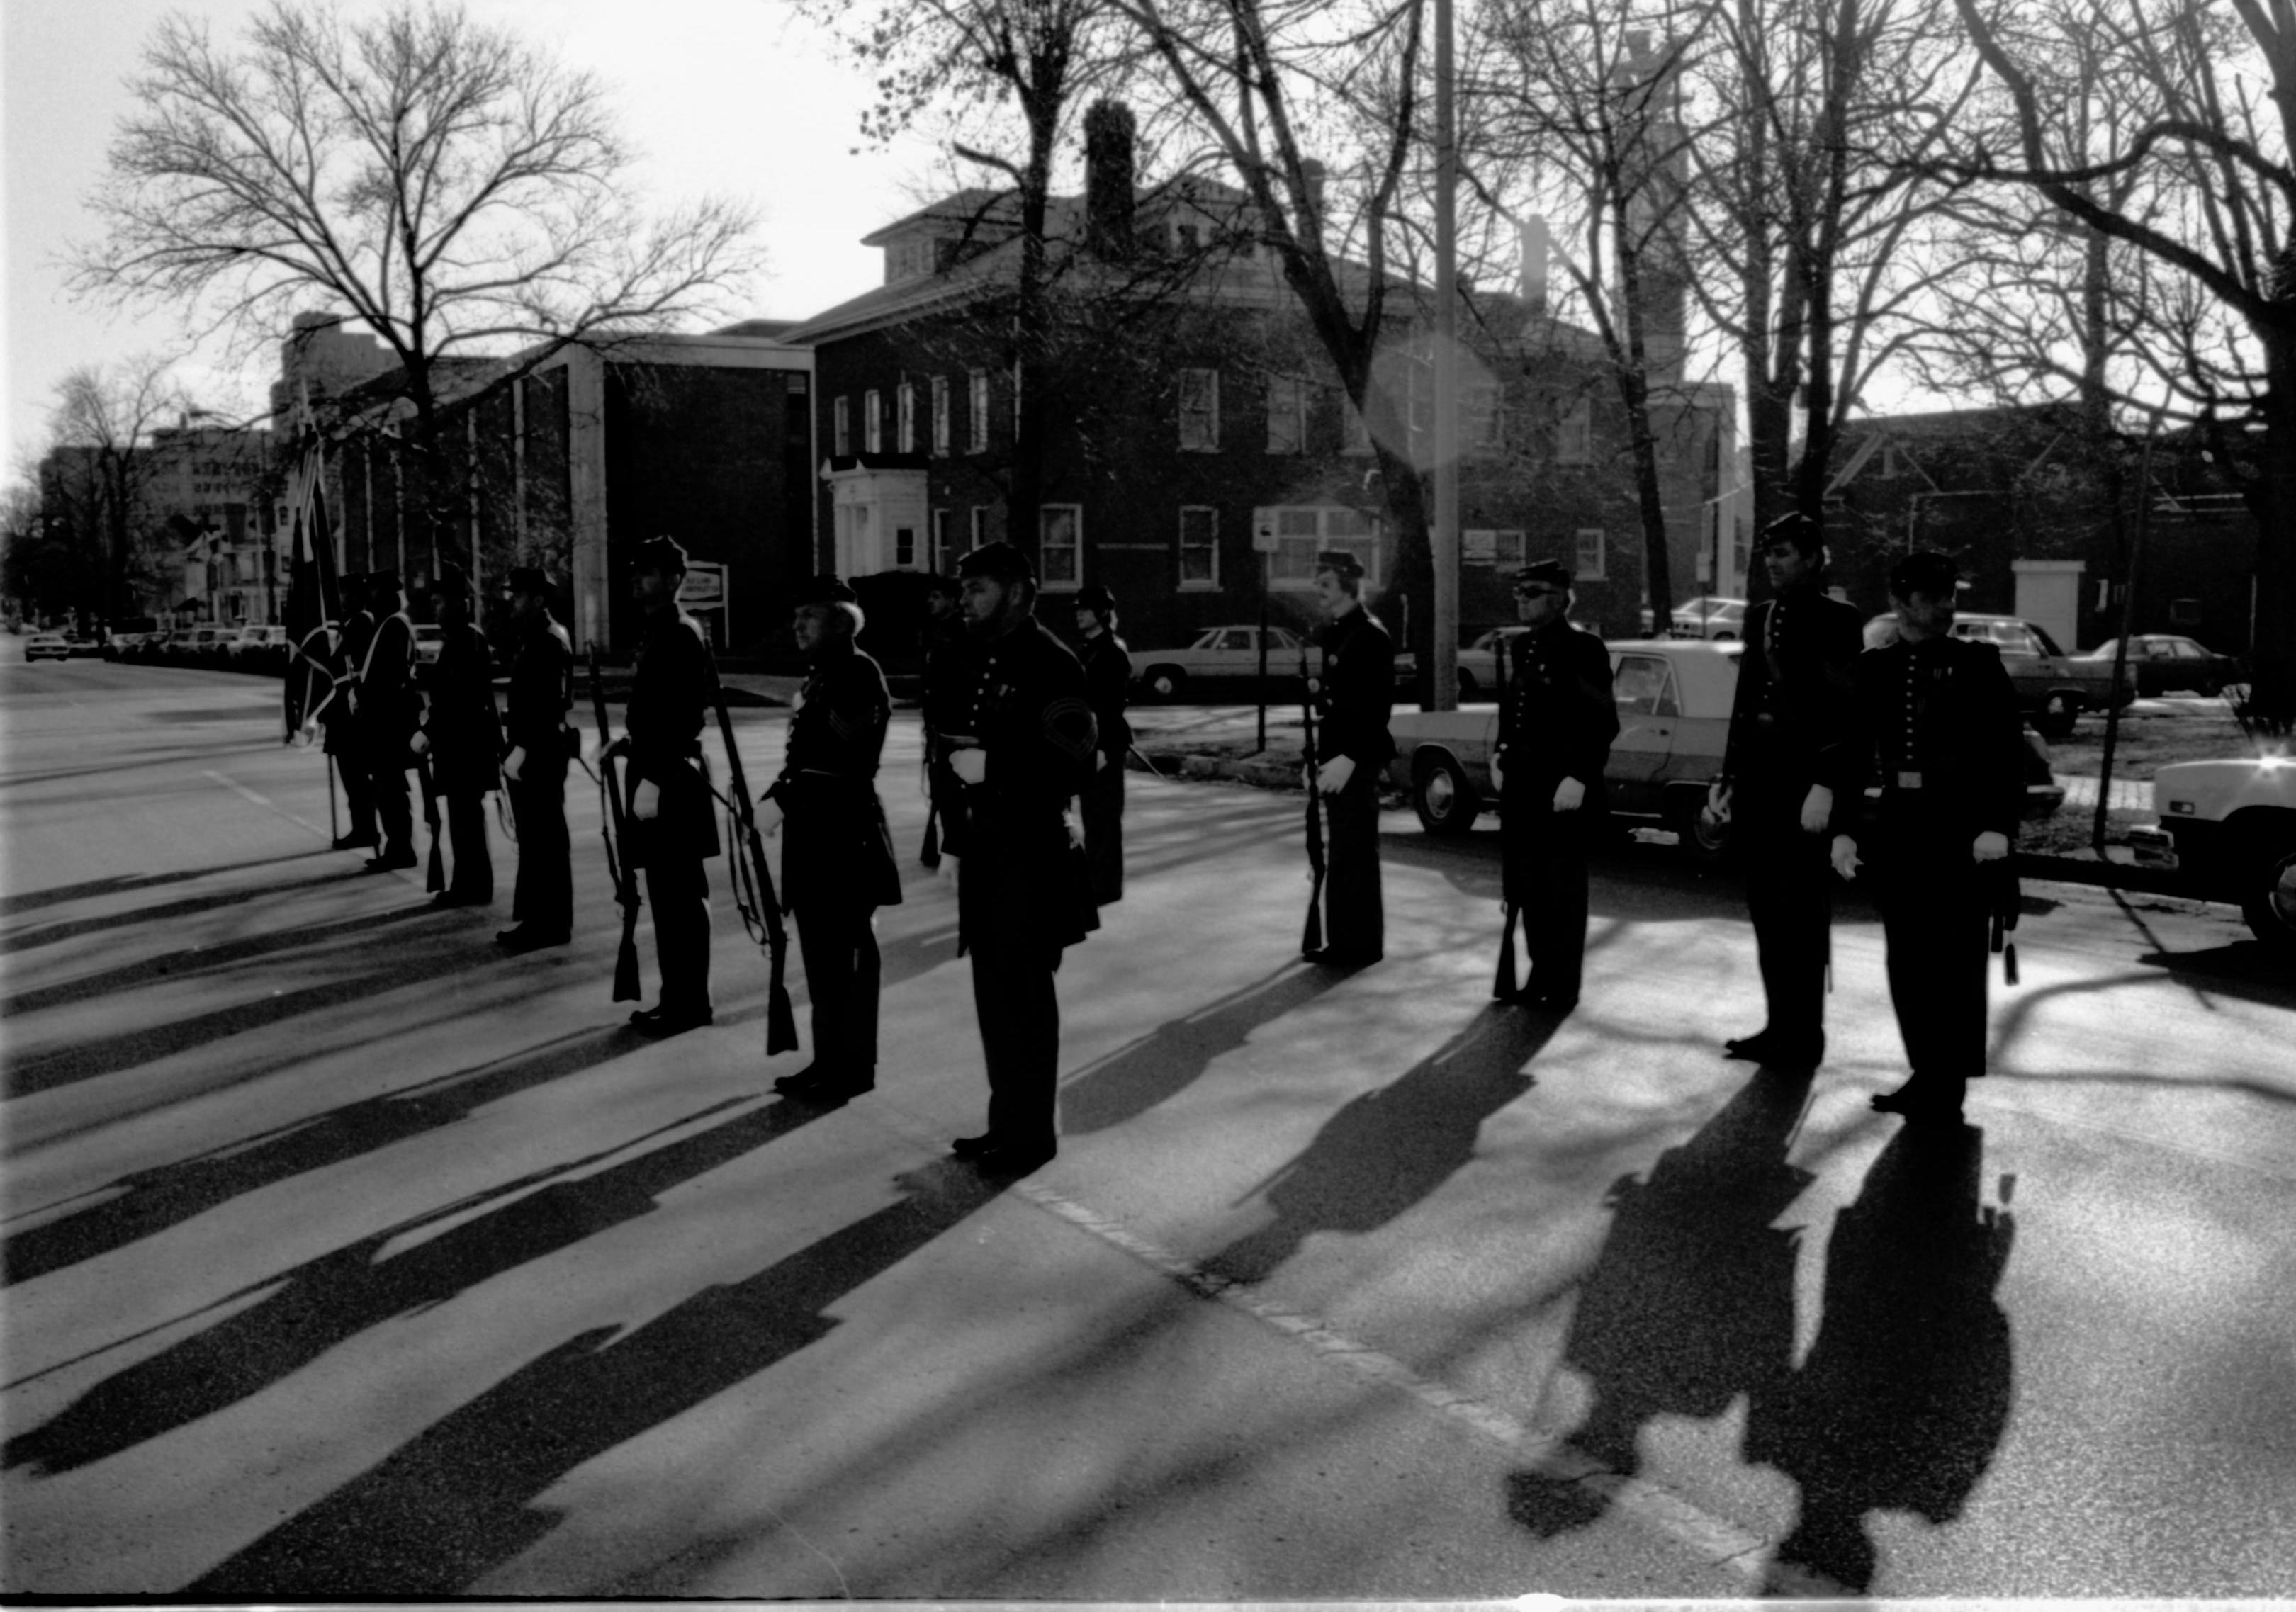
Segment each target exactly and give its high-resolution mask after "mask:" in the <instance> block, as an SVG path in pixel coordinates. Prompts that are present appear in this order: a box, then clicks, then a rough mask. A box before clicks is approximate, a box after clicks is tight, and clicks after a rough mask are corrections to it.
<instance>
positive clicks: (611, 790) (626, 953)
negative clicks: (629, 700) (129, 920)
mask: <svg viewBox="0 0 2296 1612" xmlns="http://www.w3.org/2000/svg"><path fill="white" fill-rule="evenodd" d="M589 651H590V704H591V707H592V708H593V709H594V711H595V712H596V713H597V718H598V795H599V798H600V799H601V800H602V801H603V803H604V806H605V811H604V812H603V814H601V816H600V817H599V820H598V833H599V835H600V836H601V837H602V838H603V839H604V840H605V842H606V877H607V878H608V879H610V880H612V881H613V885H614V899H615V900H616V901H618V902H619V903H620V904H621V907H622V945H621V950H619V952H617V953H614V1000H615V1001H616V1002H636V1001H638V1000H639V999H640V998H641V997H642V996H643V995H644V993H643V992H641V991H640V990H639V989H638V871H637V869H636V868H635V867H633V866H631V865H630V863H629V859H628V858H627V856H624V855H620V851H621V850H622V849H623V848H626V847H627V846H628V845H629V842H630V827H629V823H628V822H627V821H626V820H625V819H624V817H623V815H622V813H623V810H624V808H623V806H622V790H621V785H620V784H619V783H618V782H616V781H615V778H614V758H613V757H611V756H610V755H608V754H607V753H606V747H607V743H608V740H609V730H608V728H607V726H606V684H605V680H604V679H603V678H602V677H601V676H600V675H598V646H597V645H596V644H595V643H592V644H591V645H590V646H589Z"/></svg>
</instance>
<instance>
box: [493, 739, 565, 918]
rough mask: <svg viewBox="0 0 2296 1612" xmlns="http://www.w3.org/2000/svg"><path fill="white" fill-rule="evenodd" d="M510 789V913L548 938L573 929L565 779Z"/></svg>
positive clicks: (531, 780)
mask: <svg viewBox="0 0 2296 1612" xmlns="http://www.w3.org/2000/svg"><path fill="white" fill-rule="evenodd" d="M508 787H509V789H510V809H511V814H512V821H513V822H516V823H517V824H518V886H517V888H516V890H515V891H514V893H513V894H512V896H511V908H510V915H511V917H512V919H513V920H514V921H517V922H519V923H521V924H529V925H531V926H532V927H533V928H534V929H537V930H539V931H541V932H542V933H544V934H548V935H563V934H565V933H567V932H568V931H569V930H570V929H573V927H574V847H573V844H572V842H571V839H570V837H569V835H568V833H567V830H566V775H565V774H564V773H559V774H558V775H557V776H555V777H554V778H547V779H543V778H529V779H526V780H524V781H521V782H518V783H512V784H510V785H509V786H508Z"/></svg>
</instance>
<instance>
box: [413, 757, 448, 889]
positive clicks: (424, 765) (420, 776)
mask: <svg viewBox="0 0 2296 1612" xmlns="http://www.w3.org/2000/svg"><path fill="white" fill-rule="evenodd" d="M414 776H415V778H416V780H417V781H420V782H421V783H422V821H423V822H424V823H425V824H427V825H428V826H429V828H430V868H429V870H428V871H425V872H424V874H423V875H422V888H424V889H426V890H428V891H430V893H431V894H432V895H433V896H435V895H437V894H438V893H439V891H441V890H443V889H445V888H447V862H446V858H445V856H444V855H441V854H440V852H439V791H438V789H437V788H436V787H435V786H434V785H433V784H432V783H431V781H430V756H429V755H427V754H425V755H421V756H417V757H415V758H414Z"/></svg>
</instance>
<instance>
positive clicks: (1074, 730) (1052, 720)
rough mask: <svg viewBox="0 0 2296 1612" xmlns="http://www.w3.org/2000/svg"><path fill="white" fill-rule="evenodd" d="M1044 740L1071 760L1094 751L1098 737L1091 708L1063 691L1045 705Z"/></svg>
mask: <svg viewBox="0 0 2296 1612" xmlns="http://www.w3.org/2000/svg"><path fill="white" fill-rule="evenodd" d="M1044 728H1045V741H1046V743H1047V744H1049V745H1051V746H1052V747H1053V748H1054V749H1056V750H1058V751H1060V753H1061V754H1062V755H1063V756H1066V757H1069V759H1070V760H1071V761H1082V760H1083V759H1084V758H1085V757H1087V756H1089V755H1091V754H1092V752H1093V748H1094V746H1095V744H1096V743H1097V742H1098V740H1099V736H1100V730H1099V724H1098V723H1096V722H1095V720H1094V718H1093V714H1092V707H1090V706H1088V705H1087V704H1086V703H1085V702H1084V701H1083V700H1078V698H1077V697H1076V696H1075V695H1073V694H1064V695H1062V697H1061V698H1060V699H1058V700H1054V701H1053V703H1052V704H1050V705H1048V706H1046V708H1045V716H1044Z"/></svg>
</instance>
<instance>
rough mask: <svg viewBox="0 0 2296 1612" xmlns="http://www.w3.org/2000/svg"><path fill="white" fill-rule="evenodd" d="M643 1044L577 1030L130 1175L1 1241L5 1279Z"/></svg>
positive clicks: (42, 1271)
mask: <svg viewBox="0 0 2296 1612" xmlns="http://www.w3.org/2000/svg"><path fill="white" fill-rule="evenodd" d="M638 1044H641V1043H639V1042H638V1041H637V1040H636V1039H635V1037H634V1036H633V1035H632V1034H631V1033H630V1032H629V1031H628V1030H627V1029H625V1028H623V1027H619V1026H618V1027H613V1028H611V1029H593V1030H582V1031H578V1032H576V1033H575V1034H573V1035H564V1036H561V1037H559V1038H558V1039H557V1040H555V1041H552V1042H548V1043H544V1044H543V1045H541V1046H539V1047H532V1048H529V1049H528V1050H526V1051H522V1052H519V1053H516V1054H514V1055H512V1056H511V1057H508V1058H501V1059H496V1060H491V1061H489V1062H487V1063H483V1064H479V1065H476V1066H474V1067H472V1068H467V1069H457V1070H455V1072H454V1073H452V1074H450V1075H442V1076H439V1077H437V1078H436V1079H433V1080H427V1081H424V1082H422V1084H419V1085H416V1086H414V1087H411V1088H407V1089H406V1090H402V1091H397V1092H386V1093H385V1094H383V1095H382V1096H380V1097H369V1098H366V1099H364V1100H362V1101H358V1102H354V1103H347V1104H345V1105H344V1106H343V1107H341V1108H339V1109H333V1110H332V1111H330V1112H328V1113H324V1114H320V1115H317V1116H315V1117H312V1118H309V1119H306V1120H299V1121H297V1122H296V1123H295V1124H293V1125H286V1126H283V1127H282V1128H280V1129H279V1130H277V1131H275V1132H272V1133H268V1134H266V1135H262V1136H255V1137H249V1138H246V1139H243V1140H241V1141H234V1142H232V1143H231V1144H230V1145H229V1146H228V1147H225V1148H222V1149H218V1150H217V1151H215V1152H213V1153H209V1154H205V1155H202V1156H201V1157H199V1158H187V1159H182V1160H179V1161H177V1162H176V1163H174V1164H168V1165H161V1166H159V1167H158V1168H157V1169H152V1170H142V1171H138V1172H137V1173H136V1174H133V1175H124V1176H122V1177H120V1178H119V1180H118V1181H116V1182H112V1183H111V1185H109V1186H107V1187H104V1188H102V1189H99V1190H100V1191H105V1192H115V1193H117V1194H119V1196H117V1197H111V1198H106V1199H103V1201H102V1202H100V1203H97V1204H94V1205H91V1206H90V1207H87V1208H85V1209H79V1210H77V1211H75V1212H73V1213H71V1214H69V1215H62V1216H61V1217H59V1218H57V1219H55V1220H51V1221H47V1222H45V1223H42V1224H40V1225H37V1226H34V1227H32V1228H31V1229H30V1230H29V1231H24V1232H17V1233H15V1234H14V1235H13V1236H11V1237H9V1238H8V1239H7V1240H6V1241H5V1243H4V1244H0V1282H5V1283H12V1282H20V1281H30V1280H31V1279H32V1278H34V1277H36V1276H45V1275H46V1274H47V1273H48V1272H51V1271H58V1270H61V1269H63V1268H64V1267H65V1266H67V1265H72V1264H78V1263H79V1262H80V1261H81V1260H83V1259H93V1258H94V1257H95V1256H97V1255H99V1254H109V1253H111V1251H112V1250H113V1249H115V1248H125V1247H127V1245H128V1244H129V1243H132V1242H135V1241H137V1240H140V1239H143V1238H146V1237H152V1236H156V1235H158V1234H159V1233H160V1232H164V1231H166V1230H168V1228H169V1227H170V1226H176V1225H181V1224H182V1223H184V1222H185V1221H187V1220H190V1219H192V1218H193V1217H194V1216H195V1215H204V1214H205V1213H207V1211H208V1210H209V1209H212V1208H215V1207H218V1206H219V1205H222V1204H225V1203H227V1202H229V1201H230V1200H231V1199H234V1198H237V1197H239V1196H240V1195H242V1193H247V1192H253V1191H259V1190H260V1189H262V1188H264V1187H268V1186H275V1185H276V1184H277V1183H278V1182H283V1181H287V1180H291V1178H293V1177H295V1176H297V1175H300V1174H304V1173H305V1172H307V1171H310V1170H323V1169H325V1168H327V1167H328V1166H331V1165H338V1164H343V1163H346V1162H348V1160H350V1159H353V1158H359V1157H361V1156H362V1155H365V1154H367V1153H373V1152H375V1151H377V1150H381V1149H383V1148H387V1147H389V1146H391V1145H392V1144H393V1143H395V1142H400V1141H406V1139H407V1138H409V1137H411V1136H419V1135H421V1134H422V1133H424V1132H426V1131H433V1130H437V1129H439V1127H441V1126H443V1125H453V1124H454V1123H455V1121H457V1120H460V1119H463V1118H467V1117H469V1116H470V1115H471V1114H473V1113H475V1112H477V1111H478V1110H479V1109H482V1108H484V1107H485V1106H487V1105H488V1103H492V1102H498V1101H502V1100H503V1099H504V1098H506V1097H512V1096H514V1095H516V1094H517V1093H519V1092H523V1091H526V1090H529V1088H531V1087H534V1086H538V1085H543V1084H546V1083H548V1082H550V1081H553V1080H560V1079H563V1078H564V1077H566V1076H570V1075H577V1074H579V1073H581V1072H582V1071H583V1070H585V1069H587V1068H593V1067H594V1066H596V1065H598V1064H602V1063H604V1062H607V1061H608V1060H611V1059H613V1058H615V1057H617V1056H619V1054H621V1053H622V1052H625V1051H629V1050H630V1049H631V1048H633V1047H634V1046H636V1045H638Z"/></svg>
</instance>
